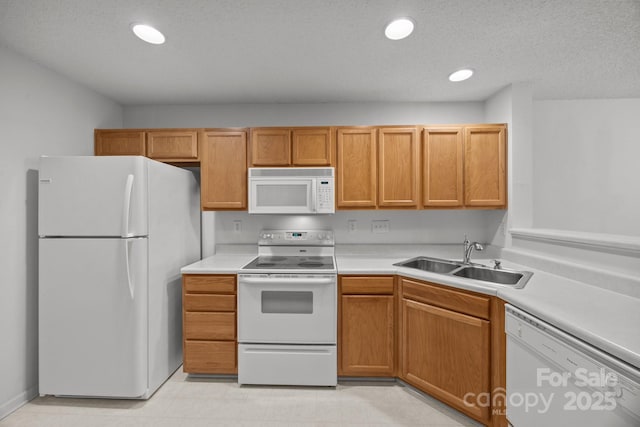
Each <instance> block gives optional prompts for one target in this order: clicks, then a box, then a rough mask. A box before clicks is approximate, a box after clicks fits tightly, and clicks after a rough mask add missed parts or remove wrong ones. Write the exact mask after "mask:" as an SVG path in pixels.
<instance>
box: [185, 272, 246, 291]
mask: <svg viewBox="0 0 640 427" xmlns="http://www.w3.org/2000/svg"><path fill="white" fill-rule="evenodd" d="M183 282H184V283H183V286H184V289H185V291H186V292H187V293H214V294H235V293H236V276H235V275H233V276H231V275H228V276H221V275H213V274H201V275H184V276H183Z"/></svg>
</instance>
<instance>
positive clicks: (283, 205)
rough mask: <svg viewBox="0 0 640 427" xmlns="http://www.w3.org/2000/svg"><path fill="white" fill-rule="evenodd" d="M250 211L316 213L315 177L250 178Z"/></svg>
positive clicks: (264, 212) (257, 212)
mask: <svg viewBox="0 0 640 427" xmlns="http://www.w3.org/2000/svg"><path fill="white" fill-rule="evenodd" d="M249 213H250V214H312V213H316V185H315V179H313V178H287V179H270V178H249Z"/></svg>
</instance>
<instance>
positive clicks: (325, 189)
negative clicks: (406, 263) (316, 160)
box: [316, 178, 335, 213]
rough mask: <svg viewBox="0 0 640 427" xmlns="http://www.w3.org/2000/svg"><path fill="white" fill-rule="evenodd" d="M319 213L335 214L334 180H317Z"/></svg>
mask: <svg viewBox="0 0 640 427" xmlns="http://www.w3.org/2000/svg"><path fill="white" fill-rule="evenodd" d="M316 183H317V197H318V199H317V202H318V206H317V211H318V212H320V213H322V212H334V209H335V208H334V204H335V201H334V197H333V194H334V191H333V188H334V187H333V178H317V180H316Z"/></svg>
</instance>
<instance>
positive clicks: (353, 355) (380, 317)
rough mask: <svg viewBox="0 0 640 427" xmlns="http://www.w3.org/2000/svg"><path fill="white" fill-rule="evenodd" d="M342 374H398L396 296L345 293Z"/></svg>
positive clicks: (341, 355)
mask: <svg viewBox="0 0 640 427" xmlns="http://www.w3.org/2000/svg"><path fill="white" fill-rule="evenodd" d="M340 302H341V315H342V324H341V328H340V344H341V345H340V362H339V370H340V375H354V376H388V377H390V376H393V375H394V363H393V361H394V351H393V348H394V341H393V338H394V330H393V329H394V328H393V324H394V322H393V319H394V309H393V308H394V298H393V295H342V297H341V300H340Z"/></svg>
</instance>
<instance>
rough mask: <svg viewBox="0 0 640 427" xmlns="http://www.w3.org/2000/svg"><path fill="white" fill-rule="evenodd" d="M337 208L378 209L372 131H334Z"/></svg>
mask: <svg viewBox="0 0 640 427" xmlns="http://www.w3.org/2000/svg"><path fill="white" fill-rule="evenodd" d="M337 150H338V167H337V171H336V193H337V200H338V202H337V205H338V208H375V207H376V205H377V193H378V187H377V180H378V172H377V141H376V130H375V129H374V128H341V129H338V131H337Z"/></svg>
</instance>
